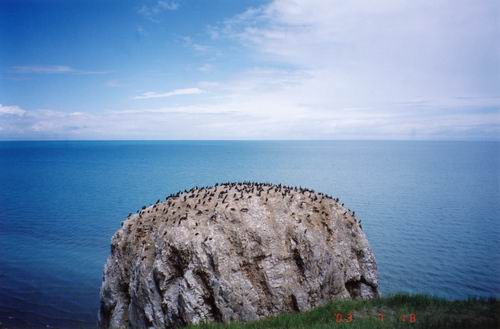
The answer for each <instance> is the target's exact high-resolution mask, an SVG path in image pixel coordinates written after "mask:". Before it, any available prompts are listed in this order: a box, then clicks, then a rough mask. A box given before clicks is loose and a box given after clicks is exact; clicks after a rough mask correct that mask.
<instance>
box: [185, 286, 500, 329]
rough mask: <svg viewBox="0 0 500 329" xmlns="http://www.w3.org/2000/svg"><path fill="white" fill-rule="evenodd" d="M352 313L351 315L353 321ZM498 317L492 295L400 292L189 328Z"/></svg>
mask: <svg viewBox="0 0 500 329" xmlns="http://www.w3.org/2000/svg"><path fill="white" fill-rule="evenodd" d="M381 313H383V314H384V316H383V320H381V318H380V314H381ZM349 314H351V315H352V321H350V322H348V321H349V319H348V316H349ZM412 314H413V315H414V316H415V317H413V315H412ZM340 317H341V318H340ZM499 317H500V302H499V301H498V300H497V299H493V298H491V299H479V298H469V299H467V300H457V301H450V300H445V299H441V298H437V297H431V296H426V295H407V294H397V295H392V296H388V297H383V298H378V299H373V300H339V301H333V302H331V303H329V304H327V305H325V306H321V307H318V308H315V309H312V310H310V311H308V312H303V313H291V314H283V315H280V316H277V317H272V318H267V319H263V320H259V321H252V322H247V323H236V322H233V323H227V324H223V323H202V324H198V325H192V326H189V327H187V328H189V329H267V328H269V329H271V328H273V329H277V328H286V329H306V328H307V329H326V328H328V329H332V328H345V329H347V328H349V329H385V328H391V329H394V328H414V329H417V328H425V329H434V328H435V329H447V328H450V329H460V328H464V329H465V328H467V329H471V328H478V329H487V328H500V321H499V320H500V319H499ZM338 320H340V321H338Z"/></svg>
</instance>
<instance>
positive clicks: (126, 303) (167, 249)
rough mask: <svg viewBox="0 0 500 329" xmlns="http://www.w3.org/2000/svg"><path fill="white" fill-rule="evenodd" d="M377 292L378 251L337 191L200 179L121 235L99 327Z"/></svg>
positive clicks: (252, 314) (276, 309) (280, 308)
mask: <svg viewBox="0 0 500 329" xmlns="http://www.w3.org/2000/svg"><path fill="white" fill-rule="evenodd" d="M376 296H378V278H377V266H376V263H375V258H374V256H373V254H372V251H371V250H370V247H369V245H368V241H367V240H366V237H365V234H364V233H363V231H362V229H361V225H360V224H359V223H358V221H357V220H356V218H355V217H354V214H353V213H351V212H350V211H349V210H347V209H345V208H344V207H343V206H342V205H341V204H340V203H339V202H338V199H337V200H335V199H332V198H331V197H329V196H327V195H324V194H322V193H315V192H313V191H310V190H307V189H299V188H289V187H284V186H280V185H278V186H275V185H268V184H222V185H216V186H214V187H209V188H200V189H198V188H195V189H192V190H190V191H185V192H183V193H178V194H176V195H173V196H170V197H169V198H167V201H165V202H162V203H159V202H158V203H157V204H155V205H153V206H150V207H148V208H145V209H143V210H141V211H140V212H139V213H138V214H134V215H131V216H129V218H128V219H127V220H126V221H125V222H124V223H123V226H122V228H121V229H120V230H118V232H117V233H116V234H115V235H114V237H113V240H112V245H111V256H110V257H109V259H108V261H107V263H106V266H105V269H104V280H103V283H102V288H101V308H100V311H99V328H169V327H177V326H180V325H183V324H188V323H198V322H200V321H248V320H255V319H259V318H262V317H267V316H270V315H275V314H279V313H283V312H293V311H304V310H307V309H309V308H311V307H314V306H318V305H321V304H324V303H327V302H328V301H330V300H332V299H335V298H372V297H376Z"/></svg>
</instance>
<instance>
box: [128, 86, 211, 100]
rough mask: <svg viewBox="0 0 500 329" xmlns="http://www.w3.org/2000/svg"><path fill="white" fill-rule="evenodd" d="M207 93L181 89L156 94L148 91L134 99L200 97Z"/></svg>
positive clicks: (199, 90)
mask: <svg viewBox="0 0 500 329" xmlns="http://www.w3.org/2000/svg"><path fill="white" fill-rule="evenodd" d="M204 92H205V91H204V90H203V89H200V88H196V87H195V88H181V89H174V90H171V91H167V92H162V93H158V92H154V91H148V92H145V93H143V94H142V95H138V96H135V97H133V99H151V98H166V97H173V96H185V95H199V94H203V93H204Z"/></svg>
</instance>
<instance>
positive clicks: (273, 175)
mask: <svg viewBox="0 0 500 329" xmlns="http://www.w3.org/2000/svg"><path fill="white" fill-rule="evenodd" d="M243 180H250V181H263V182H273V183H284V184H288V185H301V186H307V187H310V188H313V189H315V190H317V191H322V192H326V193H328V194H331V195H333V196H338V197H340V199H341V200H342V202H345V204H346V206H347V207H349V208H351V209H353V210H355V211H356V214H357V216H358V217H359V218H360V219H361V220H362V223H363V228H364V230H365V232H366V234H367V236H368V239H369V241H370V243H371V246H372V248H373V250H374V253H375V256H376V259H377V263H378V267H379V274H380V284H381V290H382V293H392V292H399V291H403V292H414V293H416V292H422V293H430V294H435V295H439V296H443V297H446V298H465V297H467V296H471V295H472V296H496V297H499V296H500V253H499V251H500V143H498V142H371V141H370V142H364V141H352V142H351V141H303V142H302V141H300V142H295V141H294V142H291V141H290V142H281V141H280V142H274V141H273V142H256V141H252V142H246V141H233V142H224V141H213V142H212V141H207V142H198V141H182V142H180V141H179V142H174V141H172V142H159V141H158V142H157V141H127V142H118V141H116V142H115V141H114V142H0V322H1V323H2V324H0V328H46V327H48V326H50V327H55V328H93V327H95V324H96V321H97V320H96V319H97V310H98V307H99V288H100V284H101V279H102V269H103V265H104V262H105V260H106V257H107V256H108V254H109V251H110V248H109V244H110V239H111V236H112V234H113V233H114V232H115V231H116V230H117V229H118V228H119V227H120V222H121V221H122V220H123V219H124V218H125V217H126V216H127V214H128V213H129V212H135V211H136V210H137V209H139V208H141V207H142V206H143V205H147V204H150V203H153V202H155V201H156V200H157V199H159V198H161V199H163V198H164V197H165V196H166V195H168V194H170V193H172V192H176V191H178V190H184V189H186V188H191V187H192V186H195V185H198V186H203V185H212V184H214V183H216V182H221V181H243Z"/></svg>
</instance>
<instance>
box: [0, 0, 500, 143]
mask: <svg viewBox="0 0 500 329" xmlns="http://www.w3.org/2000/svg"><path fill="white" fill-rule="evenodd" d="M497 8H498V4H497V2H495V1H489V0H485V1H478V2H471V1H466V0H454V1H452V0H441V1H431V0H422V1H418V2H408V1H402V0H387V1H377V2H376V3H375V2H367V1H361V0H352V1H337V0H332V1H319V0H310V1H292V0H290V1H285V0H283V1H281V0H277V1H273V2H271V3H270V4H268V5H264V6H261V7H258V8H252V9H249V10H247V11H245V12H244V13H241V14H240V15H237V16H235V17H233V18H231V19H228V20H227V21H225V22H223V23H221V24H220V25H218V26H211V27H210V28H209V31H208V32H209V34H210V37H212V39H213V41H214V42H220V43H221V44H224V42H225V44H224V45H225V46H226V47H225V48H224V50H226V49H227V48H229V47H230V46H235V47H234V48H238V50H240V48H242V47H244V50H245V52H246V53H247V54H248V56H249V57H251V59H252V63H257V64H255V67H250V68H249V67H247V68H244V69H242V70H241V71H239V72H237V73H235V74H234V75H233V76H232V77H229V78H225V79H221V80H218V81H206V82H200V83H198V84H193V86H195V87H192V88H183V89H175V90H171V91H166V92H154V91H149V92H145V93H143V94H141V95H138V96H135V97H134V99H137V100H140V99H156V98H165V97H173V96H177V95H200V94H203V95H202V96H200V97H192V98H189V97H188V98H186V104H187V105H185V106H182V107H181V106H174V107H165V106H160V105H159V107H157V108H133V109H130V108H128V109H127V108H124V109H120V111H108V112H98V111H97V110H92V111H90V112H82V113H79V114H78V115H75V114H73V115H71V114H69V113H63V112H50V111H26V113H24V115H22V116H20V115H8V116H7V115H4V116H3V117H2V120H1V121H0V125H1V127H0V129H1V133H0V137H1V136H29V137H39V138H58V137H61V138H92V139H99V138H104V139H113V138H124V139H133V138H146V139H147V138H151V139H156V138H160V139H183V138H184V139H197V138H200V139H240V138H241V139H301V138H302V139H461V140H463V139H465V140H467V139H494V140H498V139H499V138H500V91H499V89H498V85H500V71H499V65H500V64H499V62H498V58H500V47H498V40H499V39H500V35H499V33H500V32H499V31H498V29H497V28H496V26H497V25H496V24H497V23H496V22H497V14H496V13H497V12H498V10H497ZM183 42H184V45H186V46H189V47H192V48H193V50H196V49H195V47H193V45H194V44H195V43H194V42H193V40H191V39H190V38H187V39H183ZM227 43H229V44H227ZM231 43H235V45H233V44H231ZM199 45H200V46H204V45H203V44H199ZM210 47H211V48H210V51H212V50H213V49H212V48H215V46H213V43H210ZM198 50H201V51H204V50H205V49H204V48H199V47H198ZM238 54H240V52H238ZM203 55H205V53H203ZM225 55H226V56H228V53H225ZM228 59H229V60H232V59H231V58H228ZM205 62H207V61H205ZM228 62H230V61H228ZM241 62H244V60H243V59H242V60H241ZM210 63H215V62H210ZM197 65H198V66H194V67H198V69H200V70H202V69H203V68H204V67H203V66H199V65H200V64H197ZM207 68H208V67H207ZM202 71H203V70H202ZM183 104H184V103H183Z"/></svg>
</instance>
